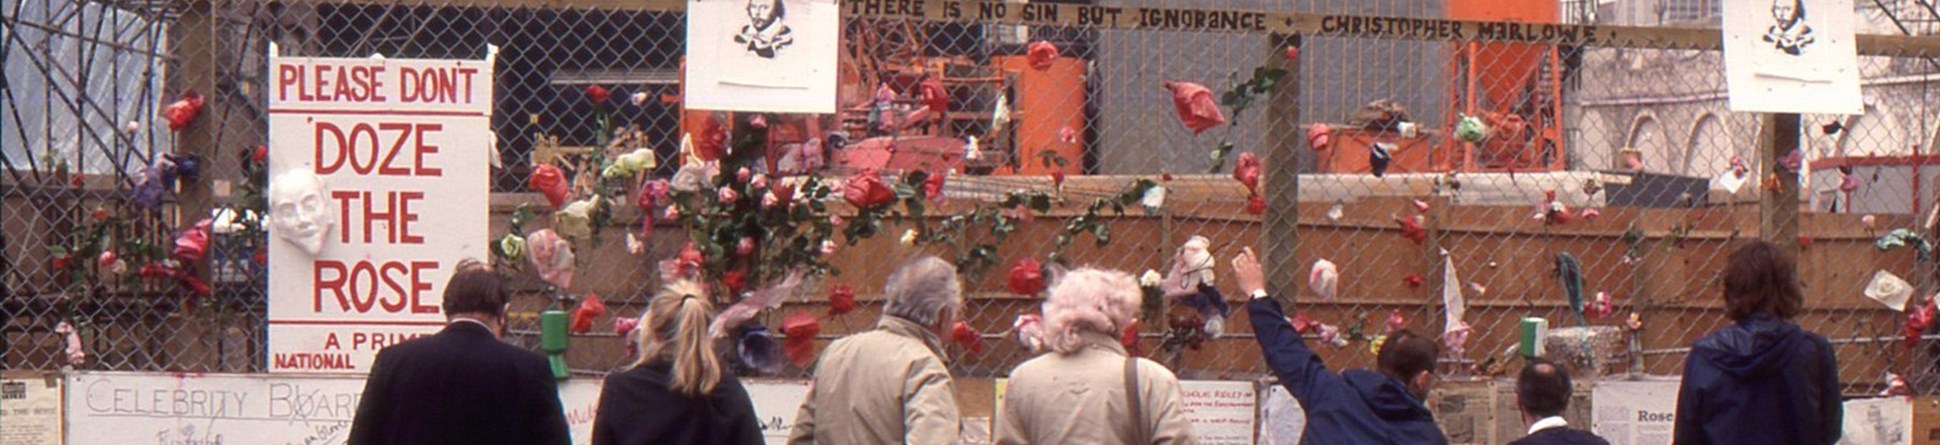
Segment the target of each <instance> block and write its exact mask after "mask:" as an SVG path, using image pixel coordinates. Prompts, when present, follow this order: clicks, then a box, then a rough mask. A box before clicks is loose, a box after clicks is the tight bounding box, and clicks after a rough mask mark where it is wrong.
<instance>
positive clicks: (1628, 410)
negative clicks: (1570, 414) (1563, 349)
mask: <svg viewBox="0 0 1940 445" xmlns="http://www.w3.org/2000/svg"><path fill="white" fill-rule="evenodd" d="M1677 384H1678V381H1677V380H1647V381H1635V382H1629V381H1614V382H1597V384H1596V387H1595V388H1594V389H1591V390H1590V400H1591V402H1592V405H1594V407H1593V408H1591V410H1592V411H1591V419H1592V420H1591V422H1590V429H1591V431H1593V432H1595V433H1596V435H1598V436H1602V437H1603V438H1604V439H1605V440H1608V441H1610V445H1668V444H1670V443H1671V434H1672V429H1673V428H1674V427H1675V424H1674V423H1673V422H1672V420H1674V417H1675V416H1676V414H1677Z"/></svg>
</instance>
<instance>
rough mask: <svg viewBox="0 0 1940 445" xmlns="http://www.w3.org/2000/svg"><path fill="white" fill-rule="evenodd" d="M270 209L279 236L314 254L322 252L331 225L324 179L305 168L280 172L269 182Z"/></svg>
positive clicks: (271, 218) (272, 224)
mask: <svg viewBox="0 0 1940 445" xmlns="http://www.w3.org/2000/svg"><path fill="white" fill-rule="evenodd" d="M269 211H270V228H271V229H272V230H273V231H274V232H275V234H276V237H277V238H282V239H283V240H284V241H288V242H289V243H290V244H291V245H294V246H296V247H297V248H299V249H303V251H304V252H306V253H309V254H310V255H311V256H316V255H317V254H318V253H320V252H322V251H323V240H324V237H327V236H329V235H330V227H331V225H332V224H331V222H330V201H328V200H327V199H325V197H324V184H323V178H321V177H318V176H317V175H316V174H315V173H311V172H309V171H308V170H303V169H297V170H290V171H286V172H283V173H281V174H277V175H276V179H275V180H273V181H271V182H270V184H269Z"/></svg>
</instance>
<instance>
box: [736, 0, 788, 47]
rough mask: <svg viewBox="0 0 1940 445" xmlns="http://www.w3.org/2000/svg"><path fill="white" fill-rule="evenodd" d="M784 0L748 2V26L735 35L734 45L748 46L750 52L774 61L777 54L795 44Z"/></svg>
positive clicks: (755, 0)
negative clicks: (789, 27)
mask: <svg viewBox="0 0 1940 445" xmlns="http://www.w3.org/2000/svg"><path fill="white" fill-rule="evenodd" d="M782 1H783V0H748V25H747V26H742V27H741V32H740V33H738V34H735V36H734V43H738V44H743V45H747V49H748V52H751V53H754V55H757V56H761V57H762V58H767V59H773V58H775V52H777V51H781V49H782V48H787V47H788V45H792V44H794V43H795V36H794V34H793V33H792V30H790V29H788V6H787V5H785V4H784V3H782Z"/></svg>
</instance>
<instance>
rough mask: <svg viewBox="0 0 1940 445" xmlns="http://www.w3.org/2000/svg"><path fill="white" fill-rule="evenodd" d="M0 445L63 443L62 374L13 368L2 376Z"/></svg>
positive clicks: (0, 387)
mask: <svg viewBox="0 0 1940 445" xmlns="http://www.w3.org/2000/svg"><path fill="white" fill-rule="evenodd" d="M0 418H5V419H7V420H6V421H4V422H0V445H46V444H58V443H61V377H60V376H59V375H57V374H52V373H49V374H47V375H42V374H40V373H33V372H19V373H14V372H9V373H7V374H6V376H4V377H0Z"/></svg>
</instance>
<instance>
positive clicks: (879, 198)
mask: <svg viewBox="0 0 1940 445" xmlns="http://www.w3.org/2000/svg"><path fill="white" fill-rule="evenodd" d="M842 199H843V200H845V201H848V202H849V205H853V206H856V208H858V209H872V208H876V207H881V206H884V205H888V204H889V203H892V202H896V191H894V190H890V189H889V186H888V185H884V184H883V183H882V176H881V175H880V174H877V173H876V170H875V169H864V170H862V172H861V173H856V174H855V176H850V177H849V181H848V183H847V184H844V185H843V189H842Z"/></svg>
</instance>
